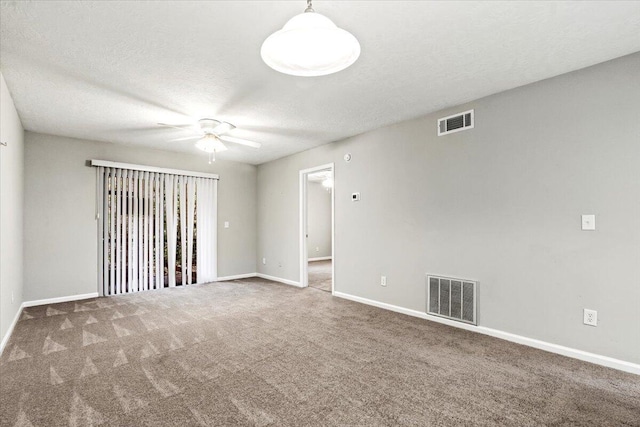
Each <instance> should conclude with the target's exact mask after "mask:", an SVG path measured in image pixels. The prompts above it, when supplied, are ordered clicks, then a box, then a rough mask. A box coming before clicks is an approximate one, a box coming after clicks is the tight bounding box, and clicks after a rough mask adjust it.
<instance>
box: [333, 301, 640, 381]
mask: <svg viewBox="0 0 640 427" xmlns="http://www.w3.org/2000/svg"><path fill="white" fill-rule="evenodd" d="M333 295H334V296H337V297H339V298H344V299H348V300H351V301H355V302H359V303H362V304H367V305H371V306H374V307H378V308H382V309H385V310H390V311H395V312H397V313H402V314H406V315H409V316H414V317H419V318H421V319H426V320H430V321H432V322H438V323H442V324H445V325H449V326H453V327H455V328H460V329H465V330H467V331H472V332H478V333H480V334H484V335H489V336H492V337H495V338H500V339H503V340H507V341H511V342H514V343H517V344H522V345H526V346H529V347H534V348H537V349H540V350H545V351H548V352H551V353H556V354H560V355H562V356H567V357H571V358H573V359H579V360H583V361H585V362H590V363H595V364H596V365H602V366H606V367H608V368H613V369H618V370H620V371H624V372H629V373H631V374H636V375H640V364H636V363H631V362H626V361H624V360H619V359H614V358H613V357H608V356H602V355H599V354H595V353H589V352H586V351H582V350H578V349H575V348H570V347H565V346H562V345H558V344H552V343H549V342H546V341H540V340H537V339H534V338H527V337H524V336H522V335H516V334H512V333H510V332H504V331H500V330H497V329H491V328H487V327H485V326H473V325H468V324H466V323H460V322H455V321H453V320H449V319H445V318H442V317H438V316H432V315H429V314H427V313H424V312H421V311H417V310H412V309H409V308H404V307H399V306H397V305H392V304H387V303H384V302H379V301H375V300H371V299H368V298H363V297H358V296H355V295H351V294H346V293H343V292H334V294H333Z"/></svg>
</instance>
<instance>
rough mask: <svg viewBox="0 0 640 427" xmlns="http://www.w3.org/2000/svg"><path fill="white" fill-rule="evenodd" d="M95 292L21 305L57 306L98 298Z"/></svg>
mask: <svg viewBox="0 0 640 427" xmlns="http://www.w3.org/2000/svg"><path fill="white" fill-rule="evenodd" d="M98 296H99V295H98V293H97V292H91V293H88V294H79V295H68V296H66V297H56V298H46V299H38V300H34V301H25V302H23V303H22V307H23V308H24V307H35V306H36V305H45V304H57V303H60V302H69V301H79V300H83V299H89V298H98Z"/></svg>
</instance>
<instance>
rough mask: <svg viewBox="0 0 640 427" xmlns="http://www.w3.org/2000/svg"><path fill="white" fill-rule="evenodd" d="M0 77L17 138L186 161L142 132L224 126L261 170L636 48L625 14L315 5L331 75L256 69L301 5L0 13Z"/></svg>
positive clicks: (635, 18)
mask: <svg viewBox="0 0 640 427" xmlns="http://www.w3.org/2000/svg"><path fill="white" fill-rule="evenodd" d="M1 7H2V9H1V14H0V28H1V29H0V31H1V32H0V69H1V71H2V73H3V74H4V76H5V79H6V81H7V85H8V87H9V89H10V91H11V93H12V95H13V97H14V100H15V104H16V107H17V109H18V112H19V114H20V117H21V118H22V121H23V124H24V126H25V128H26V129H28V130H31V131H36V132H43V133H50V134H56V135H64V136H70V137H77V138H84V139H94V140H100V141H111V142H116V143H122V144H130V145H140V146H146V147H155V148H159V149H169V150H176V151H189V152H194V153H195V152H197V150H196V149H195V148H194V147H193V142H169V140H170V139H172V138H179V137H182V136H186V134H185V133H184V132H182V131H180V130H172V129H158V128H157V127H155V123H157V122H167V123H184V122H195V121H196V120H197V119H199V118H201V117H213V118H217V119H221V120H226V121H229V122H231V123H234V124H235V125H236V126H237V129H235V130H234V131H232V132H231V133H230V134H229V135H230V136H235V137H239V138H246V139H251V140H255V141H258V142H261V143H262V144H263V148H261V149H260V150H252V149H249V148H246V147H240V146H237V145H233V144H228V145H229V148H230V149H229V151H226V152H224V153H221V154H220V156H219V157H220V158H227V159H231V160H238V161H243V162H248V163H253V164H259V163H263V162H266V161H269V160H273V159H276V158H279V157H283V156H285V155H288V154H292V153H295V152H298V151H302V150H305V149H309V148H311V147H314V146H317V145H320V144H324V143H327V142H331V141H336V140H340V139H342V138H345V137H348V136H351V135H355V134H358V133H361V132H364V131H367V130H371V129H374V128H378V127H381V126H384V125H387V124H391V123H395V122H399V121H402V120H405V119H409V118H413V117H417V116H420V115H423V114H427V113H430V112H433V111H436V110H439V109H442V108H444V107H449V106H453V105H456V104H460V103H463V102H466V101H470V100H473V99H477V98H479V97H482V96H486V95H489V94H492V93H496V92H500V91H503V90H506V89H510V88H513V87H517V86H521V85H524V84H527V83H531V82H534V81H538V80H541V79H544V78H548V77H552V76H555V75H558V74H562V73H565V72H569V71H572V70H576V69H579V68H583V67H586V66H589V65H593V64H596V63H599V62H603V61H606V60H609V59H613V58H616V57H619V56H623V55H626V54H629V53H632V52H636V51H639V50H640V36H639V33H638V28H640V2H567V3H564V2H561V3H557V2H499V3H493V2H417V1H406V2H403V1H389V2H385V1H370V2H362V1H335V2H330V1H320V0H316V1H315V2H314V8H315V10H316V11H317V12H319V13H323V14H325V15H327V16H328V17H330V18H331V19H333V20H334V22H335V23H336V24H337V25H338V26H341V27H343V28H345V29H347V30H348V31H350V32H352V33H353V34H354V35H355V36H356V37H357V38H358V39H359V40H360V43H361V46H362V54H361V56H360V59H359V60H358V61H357V62H356V63H355V64H354V65H353V66H352V67H350V68H348V69H347V70H344V71H342V72H339V73H337V74H334V75H330V76H324V77H316V78H304V77H292V76H288V75H284V74H280V73H278V72H276V71H273V70H271V69H270V68H268V67H267V66H266V65H265V64H264V63H263V62H262V60H261V59H260V46H261V44H262V42H263V41H264V39H265V38H266V37H267V36H268V35H269V34H271V33H272V32H273V31H275V30H278V29H279V28H280V27H282V25H284V23H285V22H286V21H287V19H289V18H290V17H292V16H294V15H295V14H297V13H300V12H302V11H303V10H304V8H305V2H304V1H302V0H301V1H282V2H271V1H258V2H247V1H238V2H234V1H229V2H186V1H181V2H177V1H176V2H169V1H165V2H121V1H117V2H109V1H93V2H60V1H56V2H45V1H39V2H6V1H3V2H2V6H1Z"/></svg>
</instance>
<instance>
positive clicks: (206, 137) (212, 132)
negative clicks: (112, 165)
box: [158, 119, 262, 163]
mask: <svg viewBox="0 0 640 427" xmlns="http://www.w3.org/2000/svg"><path fill="white" fill-rule="evenodd" d="M158 126H162V127H169V128H175V129H180V130H186V131H190V132H194V133H195V134H194V135H192V136H187V137H185V138H177V139H172V140H171V141H188V140H192V139H197V140H198V141H197V142H196V148H198V149H200V150H202V151H204V152H206V153H209V163H211V162H215V161H216V153H219V152H221V151H225V150H226V149H227V147H226V145H224V143H223V141H224V142H230V143H233V144H240V145H244V146H247V147H251V148H260V147H261V146H262V144H260V143H259V142H253V141H247V140H246V139H240V138H235V137H232V136H228V135H226V133H227V132H230V131H232V130H233V129H235V128H236V127H235V126H234V125H232V124H231V123H227V122H223V121H220V120H215V119H200V120H198V125H197V126H194V125H171V124H167V123H158Z"/></svg>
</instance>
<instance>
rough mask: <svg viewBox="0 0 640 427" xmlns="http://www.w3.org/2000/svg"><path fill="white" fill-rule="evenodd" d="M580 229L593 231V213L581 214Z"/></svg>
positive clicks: (594, 225)
mask: <svg viewBox="0 0 640 427" xmlns="http://www.w3.org/2000/svg"><path fill="white" fill-rule="evenodd" d="M582 229H583V230H585V231H593V230H595V229H596V216H595V215H593V214H589V215H582Z"/></svg>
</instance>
